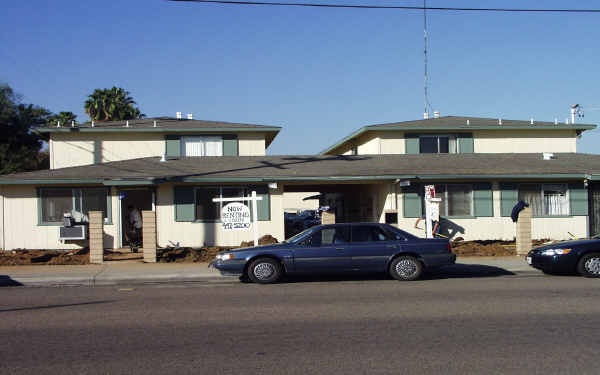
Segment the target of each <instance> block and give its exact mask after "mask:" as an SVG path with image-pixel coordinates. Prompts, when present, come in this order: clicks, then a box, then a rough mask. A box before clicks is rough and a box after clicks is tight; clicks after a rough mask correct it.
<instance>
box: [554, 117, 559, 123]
mask: <svg viewBox="0 0 600 375" xmlns="http://www.w3.org/2000/svg"><path fill="white" fill-rule="evenodd" d="M554 125H558V119H557V118H556V117H555V118H554Z"/></svg>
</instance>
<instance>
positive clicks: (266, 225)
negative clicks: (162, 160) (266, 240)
mask: <svg viewBox="0 0 600 375" xmlns="http://www.w3.org/2000/svg"><path fill="white" fill-rule="evenodd" d="M269 192H270V196H271V220H270V221H260V222H259V223H258V225H259V237H261V236H263V235H265V234H270V235H272V236H273V237H275V238H277V240H278V241H282V240H284V239H285V238H284V226H283V193H282V192H283V186H280V187H279V188H278V189H276V190H275V189H270V190H269ZM157 201H158V202H157V205H156V223H157V236H158V244H159V246H168V245H171V246H172V244H173V243H179V244H180V245H181V246H192V247H201V246H205V245H206V246H214V245H219V246H239V244H240V243H241V242H242V241H251V240H252V239H253V233H254V232H253V230H252V229H251V230H249V231H224V230H223V229H221V224H220V223H195V222H177V221H175V209H174V206H173V185H171V184H165V185H160V186H158V189H157Z"/></svg>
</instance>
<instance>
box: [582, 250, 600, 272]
mask: <svg viewBox="0 0 600 375" xmlns="http://www.w3.org/2000/svg"><path fill="white" fill-rule="evenodd" d="M577 272H579V274H580V275H581V276H585V277H600V253H591V254H586V255H584V256H583V257H581V259H579V263H577Z"/></svg>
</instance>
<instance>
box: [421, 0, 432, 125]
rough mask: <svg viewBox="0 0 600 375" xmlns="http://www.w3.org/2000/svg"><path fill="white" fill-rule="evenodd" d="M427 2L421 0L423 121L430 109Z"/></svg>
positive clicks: (427, 116)
mask: <svg viewBox="0 0 600 375" xmlns="http://www.w3.org/2000/svg"><path fill="white" fill-rule="evenodd" d="M427 37H428V35H427V0H423V63H424V73H425V74H424V77H423V86H424V94H425V97H424V104H425V105H424V107H425V108H424V111H423V117H424V118H425V119H428V118H429V111H430V109H431V104H429V94H428V92H427V86H428V82H429V75H428V72H427Z"/></svg>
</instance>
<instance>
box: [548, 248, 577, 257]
mask: <svg viewBox="0 0 600 375" xmlns="http://www.w3.org/2000/svg"><path fill="white" fill-rule="evenodd" d="M570 252H571V249H546V250H544V251H542V255H548V256H552V255H564V254H569V253H570Z"/></svg>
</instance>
